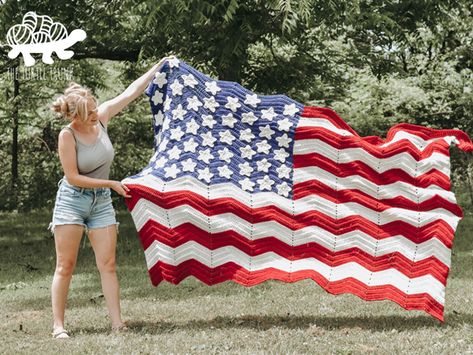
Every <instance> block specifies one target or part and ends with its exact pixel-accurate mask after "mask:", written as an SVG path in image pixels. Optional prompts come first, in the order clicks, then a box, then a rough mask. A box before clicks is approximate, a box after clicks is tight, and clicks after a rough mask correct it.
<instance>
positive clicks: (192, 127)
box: [186, 119, 199, 134]
mask: <svg viewBox="0 0 473 355" xmlns="http://www.w3.org/2000/svg"><path fill="white" fill-rule="evenodd" d="M198 130H199V125H198V124H197V122H196V121H195V120H194V119H191V120H190V121H189V122H187V123H186V133H192V134H197V131H198Z"/></svg>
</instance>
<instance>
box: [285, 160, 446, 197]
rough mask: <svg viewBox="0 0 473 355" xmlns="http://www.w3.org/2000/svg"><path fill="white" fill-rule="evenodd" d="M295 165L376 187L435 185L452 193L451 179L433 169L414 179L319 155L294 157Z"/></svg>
mask: <svg viewBox="0 0 473 355" xmlns="http://www.w3.org/2000/svg"><path fill="white" fill-rule="evenodd" d="M293 165H294V169H300V168H305V167H311V166H316V167H319V168H321V169H323V170H326V171H328V172H330V173H331V174H333V175H335V176H338V177H347V176H361V177H364V178H365V179H368V180H370V181H371V182H373V183H374V184H376V185H388V184H392V183H394V182H398V181H401V182H405V183H407V184H411V185H413V186H417V187H422V188H427V187H429V186H430V185H432V184H433V185H437V186H439V187H441V188H442V189H444V190H447V191H450V178H449V177H448V176H446V175H445V174H443V173H442V172H440V171H438V170H436V169H431V170H429V171H428V172H427V173H424V174H422V175H419V176H418V177H413V176H411V175H409V174H408V173H406V172H405V171H404V170H401V169H397V168H393V169H389V170H386V171H384V172H382V173H378V172H377V171H376V170H374V169H373V168H371V167H370V166H369V165H367V164H366V163H364V162H362V161H360V160H354V161H351V162H349V163H337V162H334V161H333V160H331V159H329V158H327V157H325V156H323V155H321V154H318V153H309V154H299V155H294V163H293Z"/></svg>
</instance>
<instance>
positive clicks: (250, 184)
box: [122, 58, 473, 320]
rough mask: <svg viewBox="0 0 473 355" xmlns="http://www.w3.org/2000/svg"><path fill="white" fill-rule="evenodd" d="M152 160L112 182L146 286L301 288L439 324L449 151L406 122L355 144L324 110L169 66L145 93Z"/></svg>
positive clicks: (449, 233) (457, 138)
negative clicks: (134, 234) (310, 286)
mask: <svg viewBox="0 0 473 355" xmlns="http://www.w3.org/2000/svg"><path fill="white" fill-rule="evenodd" d="M146 94H147V95H148V96H149V98H150V103H151V110H152V114H153V128H154V134H155V145H154V154H153V156H152V157H151V159H150V160H149V163H148V165H147V166H146V167H144V168H143V170H142V171H140V172H139V173H138V174H136V175H133V176H130V177H127V178H126V179H124V180H123V181H122V182H123V183H124V184H126V185H127V186H128V187H129V188H130V190H131V191H130V194H131V195H132V197H131V198H129V199H127V200H126V203H127V206H128V209H129V210H130V212H131V214H132V216H133V220H134V223H135V225H136V229H137V231H138V233H139V237H140V240H141V243H142V246H143V248H144V252H145V256H146V262H147V267H148V270H149V274H150V277H151V281H152V283H153V284H154V285H157V284H159V283H160V282H161V281H162V280H166V281H168V282H171V283H175V284H177V283H179V282H180V281H181V280H183V279H184V278H186V277H188V276H194V277H196V278H198V279H199V280H201V281H202V282H205V283H206V284H208V285H213V284H217V283H219V282H223V281H226V280H232V281H234V282H237V283H239V284H242V285H245V286H252V285H256V284H258V283H261V282H263V281H266V280H268V279H277V280H281V281H284V282H295V281H298V280H302V279H307V278H311V279H313V280H314V281H315V282H317V283H318V284H319V285H320V286H321V287H323V288H324V289H325V290H326V291H328V292H330V293H332V294H341V293H352V294H355V295H357V296H359V297H361V298H362V299H365V300H385V299H388V300H391V301H394V302H396V303H398V304H399V305H401V306H402V307H404V308H405V309H417V310H424V311H426V312H427V313H429V314H431V315H432V316H434V317H436V318H438V319H440V320H443V311H444V304H445V286H446V281H447V276H448V272H449V268H450V260H451V248H452V242H453V237H454V232H455V229H456V227H457V224H458V222H459V220H460V219H461V218H462V216H463V214H462V210H461V208H460V206H458V204H457V202H456V199H455V195H454V194H453V193H452V192H451V191H450V154H449V147H450V146H451V145H452V144H455V145H457V146H458V147H459V148H460V149H462V150H464V151H472V150H473V144H472V142H471V140H470V139H469V138H468V136H467V135H466V134H465V133H464V132H462V131H459V130H453V129H445V130H435V129H430V128H426V127H421V126H417V125H412V124H398V125H396V126H394V127H392V128H391V129H390V130H389V132H388V134H387V138H386V139H381V138H379V137H374V136H370V137H361V136H359V135H358V134H357V133H356V132H355V131H354V130H353V129H352V128H351V127H350V126H349V125H348V124H347V123H346V122H344V121H343V119H341V118H340V117H339V116H338V115H337V114H336V113H335V112H334V111H333V110H331V109H328V108H321V107H309V106H304V105H302V104H300V103H298V102H296V101H294V100H291V99H290V98H288V97H286V96H284V95H273V96H262V95H257V94H254V93H253V92H251V91H249V90H247V89H245V88H244V87H242V86H241V85H239V84H237V83H234V82H228V81H217V80H213V79H211V78H210V77H208V76H206V75H204V74H203V73H201V72H199V71H197V70H196V69H194V68H193V67H191V66H189V65H188V64H186V63H185V62H183V61H180V60H178V59H176V58H174V59H170V60H168V61H166V62H165V63H164V65H163V66H162V67H161V69H160V70H159V71H158V72H157V73H156V75H155V78H154V79H153V81H152V82H151V83H150V85H149V87H148V88H147V91H146Z"/></svg>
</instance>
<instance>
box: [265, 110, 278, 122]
mask: <svg viewBox="0 0 473 355" xmlns="http://www.w3.org/2000/svg"><path fill="white" fill-rule="evenodd" d="M261 112H262V115H261V117H262V118H264V119H265V120H269V121H272V120H273V118H274V117H276V116H277V115H278V114H277V113H276V112H274V108H272V107H270V108H268V109H267V110H261Z"/></svg>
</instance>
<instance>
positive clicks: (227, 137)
mask: <svg viewBox="0 0 473 355" xmlns="http://www.w3.org/2000/svg"><path fill="white" fill-rule="evenodd" d="M219 135H220V142H223V143H227V144H228V145H231V144H232V143H233V141H234V140H235V137H234V136H233V134H231V132H230V131H229V130H226V131H224V132H219Z"/></svg>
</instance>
